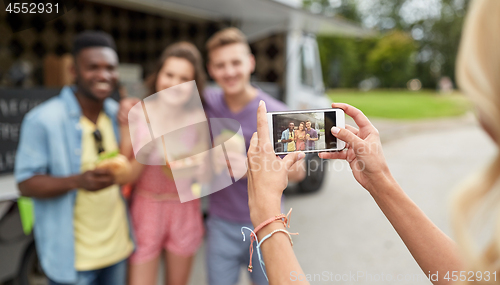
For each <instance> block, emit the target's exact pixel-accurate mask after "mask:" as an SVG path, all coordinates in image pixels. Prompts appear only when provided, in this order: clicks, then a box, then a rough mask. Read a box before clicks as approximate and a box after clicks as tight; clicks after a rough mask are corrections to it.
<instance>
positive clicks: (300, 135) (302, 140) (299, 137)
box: [295, 122, 306, 150]
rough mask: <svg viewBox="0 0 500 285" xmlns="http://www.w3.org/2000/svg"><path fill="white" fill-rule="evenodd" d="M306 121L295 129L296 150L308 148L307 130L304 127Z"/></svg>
mask: <svg viewBox="0 0 500 285" xmlns="http://www.w3.org/2000/svg"><path fill="white" fill-rule="evenodd" d="M304 125H305V123H304V122H300V124H299V129H298V130H296V131H295V147H296V149H295V150H305V149H306V130H305V129H304Z"/></svg>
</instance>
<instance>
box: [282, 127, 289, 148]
mask: <svg viewBox="0 0 500 285" xmlns="http://www.w3.org/2000/svg"><path fill="white" fill-rule="evenodd" d="M289 138H290V129H288V128H287V129H286V130H284V131H283V132H282V133H281V140H287V139H289ZM287 150H288V143H283V151H287Z"/></svg>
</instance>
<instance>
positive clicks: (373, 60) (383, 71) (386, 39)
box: [367, 31, 417, 87]
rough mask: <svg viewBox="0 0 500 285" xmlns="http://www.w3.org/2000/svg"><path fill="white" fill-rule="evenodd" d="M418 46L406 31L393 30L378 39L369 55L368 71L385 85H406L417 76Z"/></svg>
mask: <svg viewBox="0 0 500 285" xmlns="http://www.w3.org/2000/svg"><path fill="white" fill-rule="evenodd" d="M416 51H417V46H416V45H415V43H414V41H413V39H412V38H411V37H410V36H409V35H408V34H406V33H403V32H400V31H393V32H390V33H388V34H386V35H384V36H383V37H382V38H380V40H378V42H377V44H376V46H375V47H374V48H373V49H372V50H371V51H370V52H369V54H368V56H367V61H368V62H367V67H368V71H369V72H370V73H371V74H373V75H374V76H376V77H377V78H378V79H379V80H380V83H381V86H383V87H405V86H406V82H408V80H410V79H411V78H413V77H414V76H415V60H414V58H415V53H416Z"/></svg>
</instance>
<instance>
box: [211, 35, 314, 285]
mask: <svg viewBox="0 0 500 285" xmlns="http://www.w3.org/2000/svg"><path fill="white" fill-rule="evenodd" d="M207 52H208V59H209V62H208V64H207V68H208V72H209V74H210V76H211V77H212V78H213V79H214V80H215V81H216V82H217V84H218V85H219V86H220V87H221V88H222V90H207V91H206V92H205V94H204V99H205V103H206V104H205V111H206V114H207V117H208V118H230V119H234V120H236V121H238V122H239V123H240V125H241V129H242V131H243V136H244V139H245V145H246V148H247V150H248V147H249V145H250V138H251V137H252V134H253V133H254V132H256V131H257V108H258V105H259V101H260V100H264V101H265V102H266V106H267V110H268V111H284V110H286V106H285V105H284V104H283V103H282V102H280V101H278V100H276V99H274V98H272V97H271V96H269V95H268V94H266V93H264V92H263V91H262V90H260V89H257V88H255V87H253V86H252V85H251V84H250V75H251V73H252V72H253V71H254V68H255V58H254V57H253V55H252V54H251V52H250V47H249V45H248V43H247V41H246V38H245V36H244V35H243V33H242V32H241V31H239V30H238V29H236V28H228V29H224V30H222V31H219V32H217V33H216V34H214V35H213V36H212V37H211V38H210V39H209V40H208V42H207ZM219 131H221V130H214V129H212V134H213V136H214V137H216V136H217V135H218V133H217V132H219ZM241 159H245V157H244V156H242V157H241ZM292 168H293V169H291V170H290V171H289V180H290V181H301V180H302V179H303V178H304V176H305V171H304V165H303V162H302V163H296V164H295V166H294V167H292ZM232 171H233V173H234V172H236V171H235V170H234V169H233V170H232ZM215 183H217V182H216V181H215ZM215 189H217V188H215ZM277 214H279V213H277ZM244 226H245V227H249V228H253V226H252V223H251V220H250V210H249V208H248V192H247V179H246V177H244V178H242V179H240V180H238V181H236V182H235V183H233V184H232V185H230V186H228V187H226V188H224V189H222V190H220V191H217V192H215V193H213V194H211V195H210V196H209V219H208V221H207V265H208V279H209V284H210V285H226V284H227V285H233V284H235V283H237V282H238V278H239V273H240V268H241V266H245V267H247V266H248V263H249V258H250V254H249V244H250V243H249V240H250V239H249V238H247V239H246V241H245V242H243V237H242V235H241V227H244ZM254 246H255V245H254ZM252 263H253V265H254V266H253V271H252V273H251V275H250V277H251V279H252V282H253V283H254V284H268V282H267V280H266V279H265V276H264V274H263V272H262V270H261V268H260V266H259V261H258V258H257V254H254V255H253V259H252Z"/></svg>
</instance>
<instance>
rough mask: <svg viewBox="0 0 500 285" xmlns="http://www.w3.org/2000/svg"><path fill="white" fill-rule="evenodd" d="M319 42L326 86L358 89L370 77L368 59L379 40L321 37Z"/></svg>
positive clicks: (318, 39)
mask: <svg viewBox="0 0 500 285" xmlns="http://www.w3.org/2000/svg"><path fill="white" fill-rule="evenodd" d="M317 41H318V47H319V53H320V59H321V68H322V71H323V80H324V82H325V86H327V87H329V88H335V87H341V88H347V87H356V86H357V85H358V83H359V82H360V81H361V80H363V79H366V78H367V77H369V73H368V72H367V67H366V57H367V54H368V51H370V50H371V49H372V48H373V47H374V46H375V44H376V42H377V39H355V38H341V37H322V36H319V37H318V38H317Z"/></svg>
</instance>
